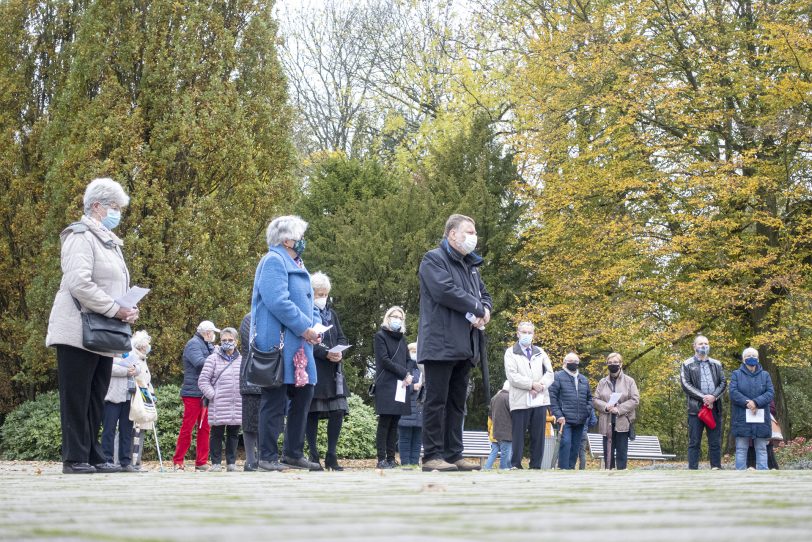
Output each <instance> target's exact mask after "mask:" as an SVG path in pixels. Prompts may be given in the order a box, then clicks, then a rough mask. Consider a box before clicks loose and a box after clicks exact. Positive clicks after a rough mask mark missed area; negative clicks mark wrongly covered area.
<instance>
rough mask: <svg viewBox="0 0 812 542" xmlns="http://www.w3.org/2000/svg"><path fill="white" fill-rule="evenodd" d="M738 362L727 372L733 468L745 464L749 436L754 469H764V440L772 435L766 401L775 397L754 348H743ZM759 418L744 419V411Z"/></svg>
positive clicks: (771, 385)
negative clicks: (728, 373)
mask: <svg viewBox="0 0 812 542" xmlns="http://www.w3.org/2000/svg"><path fill="white" fill-rule="evenodd" d="M742 362H743V363H742V365H741V367H739V368H738V369H736V370H735V371H733V374H731V375H730V387H729V389H730V403H731V405H732V413H731V416H730V423H731V432H732V433H733V436H734V437H736V470H745V469H746V468H747V449H748V448H749V447H750V439H752V440H753V445H754V447H755V449H756V469H757V470H767V443H768V442H769V440H770V437H771V436H772V425H771V423H770V401H772V400H773V398H774V397H775V390H774V389H773V381H772V379H771V378H770V374H769V373H768V372H767V371H765V370H764V369H763V368H762V367H761V364H760V363H759V362H758V350H756V349H755V348H745V350H744V352H742ZM748 410H749V411H750V413H752V414H753V415H756V414H758V413H759V411H761V412H760V414H761V419H762V421H760V422H759V421H750V422H748V421H747V414H748V412H747V411H748Z"/></svg>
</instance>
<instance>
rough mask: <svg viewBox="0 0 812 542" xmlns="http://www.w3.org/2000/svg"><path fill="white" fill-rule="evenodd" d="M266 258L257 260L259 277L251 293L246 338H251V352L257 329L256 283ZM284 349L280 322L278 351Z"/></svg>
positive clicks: (249, 346)
mask: <svg viewBox="0 0 812 542" xmlns="http://www.w3.org/2000/svg"><path fill="white" fill-rule="evenodd" d="M267 257H268V254H266V255H265V256H263V257H262V259H260V260H259V275H258V276H257V278H256V280H254V288H253V291H252V292H251V326H250V327H249V329H248V336H249V337H250V338H251V339H250V340H249V342H248V351H249V352H250V351H251V345H253V344H254V339H255V338H256V336H257V328H256V316H257V302H258V301H259V290H258V289H257V283H258V282H260V281H261V280H262V267H263V263H264V262H265V259H266V258H267ZM284 347H285V326H283V325H282V322H281V321H280V322H279V350H282V348H284Z"/></svg>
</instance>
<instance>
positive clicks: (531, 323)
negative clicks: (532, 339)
mask: <svg viewBox="0 0 812 542" xmlns="http://www.w3.org/2000/svg"><path fill="white" fill-rule="evenodd" d="M525 326H527V327H529V328H530V329H532V330H533V332H535V331H536V326H534V325H533V322H528V321H526V320H525V321H524V322H519V325H518V326H516V331H519V330H520V329H521V328H523V327H525Z"/></svg>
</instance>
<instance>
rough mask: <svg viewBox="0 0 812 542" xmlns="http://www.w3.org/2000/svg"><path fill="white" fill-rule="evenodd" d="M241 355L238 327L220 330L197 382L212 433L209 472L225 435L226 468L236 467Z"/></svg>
mask: <svg viewBox="0 0 812 542" xmlns="http://www.w3.org/2000/svg"><path fill="white" fill-rule="evenodd" d="M241 366H242V356H240V351H239V350H237V330H236V329H234V328H233V327H227V328H224V329H223V330H221V331H220V345H219V346H217V347H216V348H215V349H214V353H212V355H210V356H209V357H208V358H207V359H206V363H205V365H203V369H202V370H201V371H200V378H199V379H198V381H197V385H198V386H199V387H200V391H202V392H203V402H204V404H205V403H206V402H208V409H209V425H210V426H211V436H210V440H209V449H210V454H211V471H212V472H219V471H220V470H221V468H222V467H221V466H220V463H221V461H222V459H223V436H224V435H225V437H226V470H227V471H228V472H233V471H235V470H237V443H238V442H239V438H240V425H242V395H240V367H241Z"/></svg>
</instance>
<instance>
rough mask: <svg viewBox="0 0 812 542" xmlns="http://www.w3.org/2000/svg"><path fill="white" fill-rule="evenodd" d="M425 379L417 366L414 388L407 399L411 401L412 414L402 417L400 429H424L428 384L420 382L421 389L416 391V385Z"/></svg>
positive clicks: (414, 372)
mask: <svg viewBox="0 0 812 542" xmlns="http://www.w3.org/2000/svg"><path fill="white" fill-rule="evenodd" d="M421 378H423V375H422V373H421V372H420V369H419V368H418V367H417V366H416V365H415V366H414V367H413V368H412V383H413V384H412V386H411V391H409V394H408V395H407V397H408V398H409V400H410V404H411V408H412V413H411V414H406V415H403V416H401V417H400V420H398V427H423V404H424V401H425V399H426V383H425V382H420V389H419V390H417V391H414V383H416V382H419V381H420V379H421Z"/></svg>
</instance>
